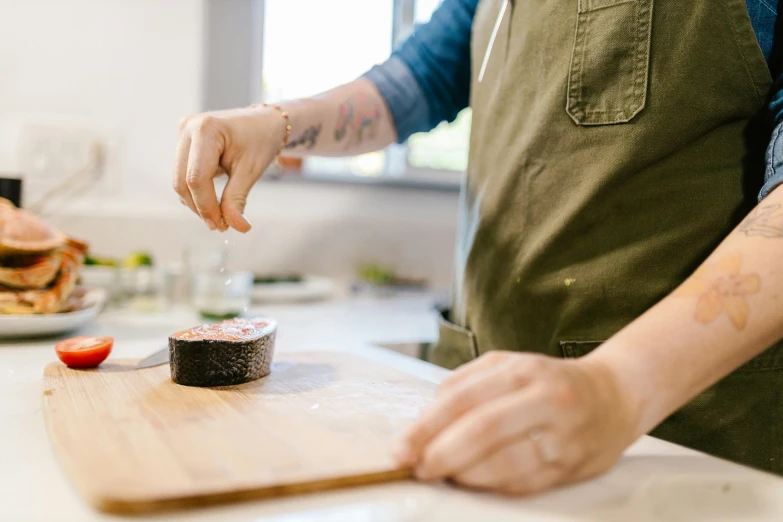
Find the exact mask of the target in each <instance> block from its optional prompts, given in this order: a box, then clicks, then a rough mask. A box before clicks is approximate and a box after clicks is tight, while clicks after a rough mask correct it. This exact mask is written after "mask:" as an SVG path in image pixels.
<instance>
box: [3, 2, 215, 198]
mask: <svg viewBox="0 0 783 522" xmlns="http://www.w3.org/2000/svg"><path fill="white" fill-rule="evenodd" d="M203 12H204V9H203V5H202V1H200V0H165V1H160V0H68V1H63V0H23V1H20V0H0V172H1V171H15V170H18V169H20V168H21V167H22V164H23V158H20V157H19V156H18V154H17V147H18V145H19V137H20V133H21V130H22V127H23V125H26V124H30V123H32V124H44V125H57V126H62V127H63V128H69V127H73V128H84V129H88V130H91V131H96V132H98V133H100V134H102V135H104V136H106V137H107V138H108V139H109V140H110V141H111V144H110V150H109V151H108V153H109V156H108V164H107V169H108V172H107V174H108V176H110V178H111V179H110V180H109V182H110V185H111V186H112V187H117V186H119V187H121V193H122V195H123V196H126V197H129V198H144V199H147V198H149V199H155V200H166V199H169V198H167V197H165V196H167V195H168V194H167V193H166V189H167V188H168V186H169V181H168V178H167V174H168V171H169V165H170V163H171V161H172V154H173V152H172V151H173V150H174V146H175V143H176V141H175V140H176V130H177V122H178V120H179V118H180V117H181V116H182V115H185V114H189V113H193V112H197V111H198V110H199V108H200V107H201V98H202V87H201V84H202V81H201V78H202V77H201V70H202V62H203V59H202V56H203V39H202V22H203V20H202V18H203Z"/></svg>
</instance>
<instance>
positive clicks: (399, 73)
mask: <svg viewBox="0 0 783 522" xmlns="http://www.w3.org/2000/svg"><path fill="white" fill-rule="evenodd" d="M362 78H367V79H368V80H370V81H371V82H373V83H374V84H375V86H376V87H377V88H378V91H379V92H380V93H381V96H382V97H383V98H384V100H386V105H387V106H388V107H389V112H391V116H392V119H393V120H394V127H395V129H396V130H397V142H398V143H403V142H404V141H405V140H407V139H408V138H409V137H410V136H411V134H415V133H417V132H423V131H427V130H429V127H428V120H429V114H430V107H429V104H428V103H427V98H426V97H425V96H424V91H422V89H421V87H420V86H419V82H417V81H416V78H415V77H414V76H413V74H412V73H411V70H410V69H409V68H408V66H407V65H405V62H403V61H402V60H400V59H399V58H398V57H396V56H392V57H391V58H389V59H388V60H386V61H385V62H384V63H382V64H380V65H376V66H375V67H373V68H372V69H370V70H369V71H367V72H366V73H365V74H363V75H362Z"/></svg>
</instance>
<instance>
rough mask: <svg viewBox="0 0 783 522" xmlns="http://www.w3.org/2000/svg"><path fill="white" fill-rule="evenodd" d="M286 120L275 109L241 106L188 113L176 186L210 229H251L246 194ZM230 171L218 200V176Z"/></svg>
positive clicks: (268, 160) (272, 154)
mask: <svg viewBox="0 0 783 522" xmlns="http://www.w3.org/2000/svg"><path fill="white" fill-rule="evenodd" d="M285 126H286V120H285V119H284V118H282V117H281V115H280V113H279V112H278V111H276V110H274V109H272V108H266V107H264V108H261V107H259V108H242V109H231V110H226V111H217V112H207V113H203V114H197V115H195V116H188V117H186V118H183V119H182V121H181V122H180V126H179V143H178V145H177V163H176V167H175V171H174V190H175V191H176V192H177V194H179V198H180V201H181V202H182V204H183V205H186V206H187V207H188V208H190V209H191V210H192V211H193V212H195V213H196V214H197V215H198V216H199V217H201V219H203V220H204V223H206V225H207V226H208V227H209V228H210V230H215V229H218V228H219V229H220V230H227V229H228V227H231V228H233V229H235V230H237V231H239V232H247V231H248V230H250V223H249V222H248V220H247V219H245V216H244V211H245V204H246V203H247V195H248V193H249V192H250V189H251V188H252V187H253V185H254V184H255V182H256V181H258V178H260V177H261V175H262V174H263V173H264V171H265V170H266V168H267V167H268V166H269V164H270V163H271V162H272V160H273V159H274V158H275V154H276V152H277V149H278V147H279V146H280V144H281V143H282V142H283V138H284V136H285ZM222 175H228V183H227V184H226V188H225V189H224V190H223V195H222V197H221V200H220V202H218V199H217V194H216V193H215V184H214V179H215V178H216V177H218V176H222Z"/></svg>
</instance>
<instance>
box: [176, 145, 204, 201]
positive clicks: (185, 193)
mask: <svg viewBox="0 0 783 522" xmlns="http://www.w3.org/2000/svg"><path fill="white" fill-rule="evenodd" d="M189 154H190V135H189V134H182V135H180V138H179V141H178V142H177V157H176V160H175V164H174V181H173V185H174V191H175V192H176V193H177V195H179V200H180V202H181V203H182V204H183V205H185V206H186V207H188V208H189V209H190V210H192V211H193V212H195V213H196V215H198V210H196V204H195V203H193V198H192V197H191V196H190V189H188V184H187V182H186V176H187V171H188V155H189Z"/></svg>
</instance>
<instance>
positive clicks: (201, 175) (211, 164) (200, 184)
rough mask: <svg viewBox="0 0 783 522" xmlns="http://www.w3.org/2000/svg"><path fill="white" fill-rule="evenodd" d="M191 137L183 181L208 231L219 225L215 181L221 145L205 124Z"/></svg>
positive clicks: (220, 223) (219, 216)
mask: <svg viewBox="0 0 783 522" xmlns="http://www.w3.org/2000/svg"><path fill="white" fill-rule="evenodd" d="M199 130H200V131H199V132H196V133H194V134H193V135H192V137H191V144H190V154H189V155H188V167H187V174H186V177H185V182H186V184H187V187H188V190H189V192H190V196H191V197H192V199H193V203H194V204H195V206H196V210H197V211H198V214H199V216H201V219H203V220H204V223H206V225H207V226H208V227H209V229H210V230H215V229H217V228H221V230H223V229H225V228H226V227H225V224H223V215H222V213H221V212H220V206H219V205H218V200H217V194H216V193H215V183H214V181H213V178H214V177H215V175H216V174H217V170H218V163H219V162H220V154H221V152H222V146H221V145H220V140H219V139H218V138H217V136H216V135H215V134H213V133H212V132H211V131H209V130H208V129H207V127H206V126H205V127H204V128H202V129H199Z"/></svg>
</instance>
